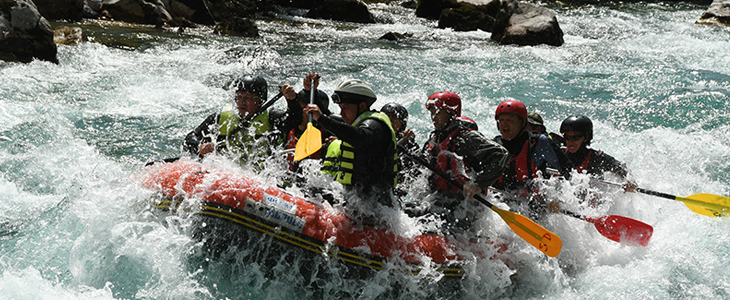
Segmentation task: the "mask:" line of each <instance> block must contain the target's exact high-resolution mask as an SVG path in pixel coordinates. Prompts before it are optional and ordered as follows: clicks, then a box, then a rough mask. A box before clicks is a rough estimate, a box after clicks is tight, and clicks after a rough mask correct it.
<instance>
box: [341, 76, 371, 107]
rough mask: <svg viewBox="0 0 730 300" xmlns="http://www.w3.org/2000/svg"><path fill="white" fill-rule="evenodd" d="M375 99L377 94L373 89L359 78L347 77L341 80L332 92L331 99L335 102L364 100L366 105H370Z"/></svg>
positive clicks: (358, 101)
mask: <svg viewBox="0 0 730 300" xmlns="http://www.w3.org/2000/svg"><path fill="white" fill-rule="evenodd" d="M375 100H377V96H375V92H374V91H373V89H372V88H371V87H370V86H369V85H368V84H367V83H365V82H363V81H362V80H359V79H348V80H345V81H343V82H341V83H340V84H339V85H337V88H335V92H334V93H332V101H334V102H335V103H337V104H340V103H355V104H357V103H360V102H366V103H367V104H368V105H372V104H373V103H374V102H375Z"/></svg>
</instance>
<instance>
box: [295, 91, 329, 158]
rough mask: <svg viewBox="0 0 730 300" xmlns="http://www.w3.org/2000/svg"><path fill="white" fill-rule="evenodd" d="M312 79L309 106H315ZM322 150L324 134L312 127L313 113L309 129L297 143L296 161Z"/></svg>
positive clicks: (308, 124) (310, 117)
mask: <svg viewBox="0 0 730 300" xmlns="http://www.w3.org/2000/svg"><path fill="white" fill-rule="evenodd" d="M315 79H316V78H312V79H311V85H310V89H309V104H314V94H315V92H316V91H315V90H314V80H315ZM321 148H322V132H321V131H319V129H317V128H316V127H314V125H312V113H311V112H310V113H309V122H308V123H307V129H306V130H304V133H302V136H301V137H300V138H299V141H298V142H297V147H296V148H295V149H294V161H300V160H302V159H304V158H305V157H307V156H310V155H312V154H314V153H315V152H317V151H319V149H321Z"/></svg>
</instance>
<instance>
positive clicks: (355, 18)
mask: <svg viewBox="0 0 730 300" xmlns="http://www.w3.org/2000/svg"><path fill="white" fill-rule="evenodd" d="M305 16H306V17H307V18H315V19H330V20H336V21H345V22H356V23H375V18H373V15H372V14H371V13H370V11H369V10H368V7H367V6H366V5H365V4H364V3H361V2H359V1H357V0H325V1H324V2H323V3H322V4H321V5H319V6H317V7H316V8H313V9H311V10H309V12H308V13H307V14H306V15H305Z"/></svg>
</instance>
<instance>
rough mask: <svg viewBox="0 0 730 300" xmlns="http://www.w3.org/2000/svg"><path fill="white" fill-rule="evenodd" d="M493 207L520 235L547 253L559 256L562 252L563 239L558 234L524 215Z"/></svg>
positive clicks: (551, 255)
mask: <svg viewBox="0 0 730 300" xmlns="http://www.w3.org/2000/svg"><path fill="white" fill-rule="evenodd" d="M491 209H492V210H493V211H495V212H496V213H498V214H499V216H500V217H502V220H504V221H505V222H507V225H508V226H509V228H512V230H513V231H514V232H515V233H516V234H517V235H518V236H520V237H521V238H522V239H524V240H525V241H527V242H528V243H530V245H532V246H533V247H535V248H537V249H538V250H540V251H542V252H543V253H545V255H547V256H550V257H557V256H558V254H560V249H561V248H562V247H563V241H562V240H561V239H560V237H559V236H558V235H557V234H554V233H552V232H550V231H548V230H547V229H545V228H543V227H542V226H540V225H538V224H537V223H535V222H533V221H532V220H530V219H528V218H527V217H525V216H523V215H520V214H516V213H513V212H511V211H506V210H502V209H499V208H498V207H496V206H492V207H491Z"/></svg>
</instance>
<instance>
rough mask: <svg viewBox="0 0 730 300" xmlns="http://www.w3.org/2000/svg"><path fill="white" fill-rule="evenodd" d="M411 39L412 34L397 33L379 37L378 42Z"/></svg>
mask: <svg viewBox="0 0 730 300" xmlns="http://www.w3.org/2000/svg"><path fill="white" fill-rule="evenodd" d="M410 37H413V33H408V32H407V33H398V32H388V33H386V34H384V35H383V36H381V37H380V38H379V40H387V41H398V40H402V39H407V38H410Z"/></svg>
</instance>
